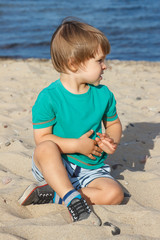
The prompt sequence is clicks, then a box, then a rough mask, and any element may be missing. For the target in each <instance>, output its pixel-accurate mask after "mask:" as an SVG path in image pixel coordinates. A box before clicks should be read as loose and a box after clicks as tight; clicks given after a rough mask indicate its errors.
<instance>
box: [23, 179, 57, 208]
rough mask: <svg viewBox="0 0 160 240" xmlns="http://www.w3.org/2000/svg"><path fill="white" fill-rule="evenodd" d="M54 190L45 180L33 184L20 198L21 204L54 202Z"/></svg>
mask: <svg viewBox="0 0 160 240" xmlns="http://www.w3.org/2000/svg"><path fill="white" fill-rule="evenodd" d="M53 198H54V191H53V189H52V188H51V187H50V186H49V185H48V184H47V183H46V182H45V181H43V182H40V183H33V184H31V185H30V186H29V187H28V188H27V189H26V190H25V191H24V193H23V195H22V196H21V197H20V198H19V200H18V202H19V204H20V205H23V206H26V205H30V204H45V203H50V202H52V203H53Z"/></svg>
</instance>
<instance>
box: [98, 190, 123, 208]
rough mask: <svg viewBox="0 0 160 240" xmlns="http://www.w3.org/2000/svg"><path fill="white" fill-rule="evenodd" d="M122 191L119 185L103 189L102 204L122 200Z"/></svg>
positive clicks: (117, 202) (118, 202) (116, 202)
mask: <svg viewBox="0 0 160 240" xmlns="http://www.w3.org/2000/svg"><path fill="white" fill-rule="evenodd" d="M123 198H124V193H123V190H122V188H121V187H120V186H114V187H113V186H112V188H110V190H108V189H105V190H103V203H102V205H118V204H120V203H121V202H122V201H123Z"/></svg>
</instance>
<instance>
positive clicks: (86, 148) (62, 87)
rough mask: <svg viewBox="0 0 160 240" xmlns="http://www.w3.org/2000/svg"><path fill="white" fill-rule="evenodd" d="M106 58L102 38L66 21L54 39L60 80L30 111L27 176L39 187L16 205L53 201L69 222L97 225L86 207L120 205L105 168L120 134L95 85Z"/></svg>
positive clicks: (106, 94) (106, 98) (109, 97)
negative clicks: (33, 145) (31, 139)
mask: <svg viewBox="0 0 160 240" xmlns="http://www.w3.org/2000/svg"><path fill="white" fill-rule="evenodd" d="M109 52H110V44H109V42H108V39H107V38H106V37H105V36H104V34H103V33H102V32H100V31H99V30H98V29H96V28H94V27H92V26H90V25H88V24H85V23H82V22H79V21H76V20H69V19H68V20H67V19H66V20H65V21H64V22H62V24H61V25H60V26H59V27H58V29H57V30H56V31H55V33H54V34H53V36H52V40H51V58H52V63H53V66H54V68H55V69H56V70H57V71H58V72H59V73H60V79H58V80H57V81H55V82H53V83H52V84H51V85H50V86H49V87H47V88H45V89H43V91H42V92H41V93H40V94H39V96H38V98H37V100H36V102H35V105H34V106H33V109H32V115H33V129H34V139H35V143H36V148H35V151H34V156H33V163H32V172H33V175H34V176H35V178H36V179H37V180H38V181H39V182H40V183H39V184H37V185H35V184H33V185H31V186H29V187H28V188H27V190H26V191H25V193H24V194H23V196H22V197H21V198H20V199H19V203H20V204H21V205H28V204H31V203H33V204H36V203H47V202H49V201H50V200H51V199H52V202H54V203H59V204H61V203H62V202H63V204H65V206H66V207H68V210H69V212H70V214H71V216H72V219H73V221H80V220H83V221H85V219H87V222H90V223H91V224H95V225H100V221H99V219H98V218H97V217H96V215H95V214H94V213H93V212H92V211H91V209H90V207H89V205H93V204H102V205H106V204H120V203H121V202H122V200H123V196H124V194H123V191H122V189H121V187H120V185H119V184H118V183H117V182H116V181H115V180H114V179H113V177H111V175H110V167H109V166H108V165H107V164H105V163H104V161H105V160H106V158H107V154H113V153H114V152H115V150H116V148H117V145H118V143H119V141H120V138H121V132H122V128H121V123H120V120H119V118H118V115H117V113H116V101H115V98H114V96H113V94H112V92H111V91H110V90H109V89H108V88H107V87H106V86H103V85H100V81H101V80H102V74H103V72H104V70H105V69H106V68H107V67H106V64H105V62H104V61H105V57H106V55H107V54H109ZM102 122H103V124H104V127H105V133H103V134H102ZM44 179H45V181H46V182H45V183H44V182H42V181H44Z"/></svg>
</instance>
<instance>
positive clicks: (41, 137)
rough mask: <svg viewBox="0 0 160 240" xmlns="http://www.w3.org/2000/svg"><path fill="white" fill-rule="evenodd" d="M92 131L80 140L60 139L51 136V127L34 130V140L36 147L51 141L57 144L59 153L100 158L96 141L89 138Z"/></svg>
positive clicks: (99, 150)
mask: <svg viewBox="0 0 160 240" xmlns="http://www.w3.org/2000/svg"><path fill="white" fill-rule="evenodd" d="M92 133H93V130H90V131H89V132H87V133H85V134H83V135H82V136H81V137H80V138H78V139H76V138H61V137H58V136H56V135H54V134H52V126H51V127H47V128H42V129H34V139H35V143H36V145H38V144H39V143H41V142H44V141H48V140H49V141H53V142H54V143H56V144H57V146H58V147H59V149H60V152H61V153H81V154H83V155H85V156H88V157H89V158H91V159H95V157H94V156H93V154H94V155H96V156H100V155H101V152H102V150H101V149H100V148H99V147H98V146H96V144H97V143H96V141H95V140H93V139H91V138H89V137H90V136H91V135H92Z"/></svg>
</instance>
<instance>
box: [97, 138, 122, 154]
mask: <svg viewBox="0 0 160 240" xmlns="http://www.w3.org/2000/svg"><path fill="white" fill-rule="evenodd" d="M97 135H98V136H99V138H98V137H96V139H95V140H96V142H97V144H98V146H99V147H100V148H101V149H102V150H103V151H104V152H106V153H108V154H113V153H114V152H115V151H116V148H117V143H115V142H114V140H113V139H112V138H110V137H109V135H108V134H106V133H97Z"/></svg>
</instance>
